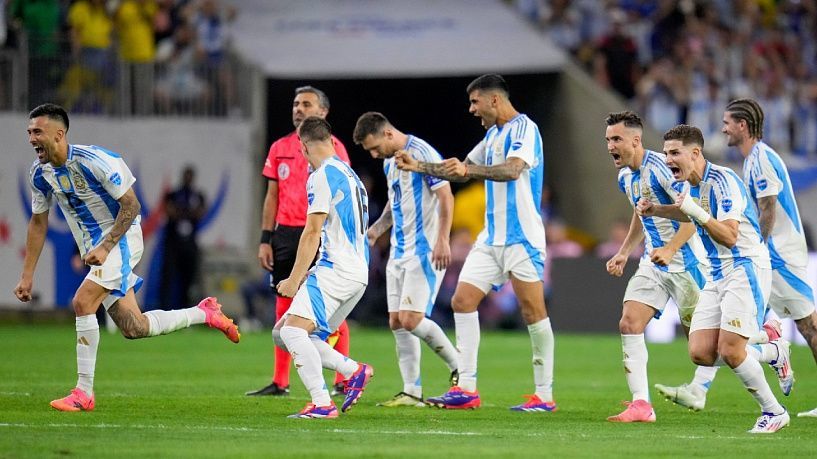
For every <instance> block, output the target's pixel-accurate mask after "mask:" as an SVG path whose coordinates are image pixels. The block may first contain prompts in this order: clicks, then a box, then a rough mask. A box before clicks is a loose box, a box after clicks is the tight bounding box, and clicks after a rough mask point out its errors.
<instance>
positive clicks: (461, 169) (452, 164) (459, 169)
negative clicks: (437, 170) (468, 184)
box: [442, 158, 468, 177]
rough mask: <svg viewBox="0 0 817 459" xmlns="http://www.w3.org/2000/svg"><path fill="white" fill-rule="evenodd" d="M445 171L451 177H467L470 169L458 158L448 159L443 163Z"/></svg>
mask: <svg viewBox="0 0 817 459" xmlns="http://www.w3.org/2000/svg"><path fill="white" fill-rule="evenodd" d="M442 164H443V171H444V172H445V174H446V175H448V176H450V177H465V173H466V172H468V168H467V167H465V163H463V162H462V161H460V160H459V159H457V158H448V159H446V160H444V161H443V163H442Z"/></svg>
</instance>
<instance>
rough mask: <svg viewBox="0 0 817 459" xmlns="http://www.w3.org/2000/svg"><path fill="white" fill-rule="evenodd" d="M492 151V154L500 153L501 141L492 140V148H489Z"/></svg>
mask: <svg viewBox="0 0 817 459" xmlns="http://www.w3.org/2000/svg"><path fill="white" fill-rule="evenodd" d="M491 149H492V150H494V154H498V153H500V152H501V151H502V141H501V140H500V139H496V140H494V146H493V147H491Z"/></svg>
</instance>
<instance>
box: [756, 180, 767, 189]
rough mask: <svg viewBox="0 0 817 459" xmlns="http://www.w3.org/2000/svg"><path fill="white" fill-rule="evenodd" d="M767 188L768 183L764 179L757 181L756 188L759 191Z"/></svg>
mask: <svg viewBox="0 0 817 459" xmlns="http://www.w3.org/2000/svg"><path fill="white" fill-rule="evenodd" d="M767 186H769V182H767V181H766V179H760V180H758V181H757V187H758V188H759V189H760V191H763V190H765V189H766V187H767Z"/></svg>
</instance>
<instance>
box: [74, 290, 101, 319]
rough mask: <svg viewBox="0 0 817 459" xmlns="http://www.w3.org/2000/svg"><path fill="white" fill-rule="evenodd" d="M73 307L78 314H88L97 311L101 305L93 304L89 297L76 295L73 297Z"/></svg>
mask: <svg viewBox="0 0 817 459" xmlns="http://www.w3.org/2000/svg"><path fill="white" fill-rule="evenodd" d="M71 307H72V308H73V309H74V312H75V313H76V315H78V316H87V315H88V314H93V313H95V312H96V309H97V308H98V307H99V305H98V304H97V305H91V302H90V301H88V300H87V299H85V298H82V297H79V296H76V295H75V296H74V298H72V299H71Z"/></svg>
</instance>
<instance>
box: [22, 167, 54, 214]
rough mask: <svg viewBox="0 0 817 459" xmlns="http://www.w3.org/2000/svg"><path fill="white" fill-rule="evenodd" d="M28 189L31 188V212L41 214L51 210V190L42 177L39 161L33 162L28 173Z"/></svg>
mask: <svg viewBox="0 0 817 459" xmlns="http://www.w3.org/2000/svg"><path fill="white" fill-rule="evenodd" d="M28 184H29V187H30V188H31V212H32V213H34V214H41V213H43V212H47V211H48V209H50V208H51V200H52V197H53V189H52V188H51V185H50V184H49V183H48V181H47V180H45V178H44V177H43V171H42V169H41V168H40V163H39V161H35V163H34V165H33V166H31V172H30V173H29V181H28Z"/></svg>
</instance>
